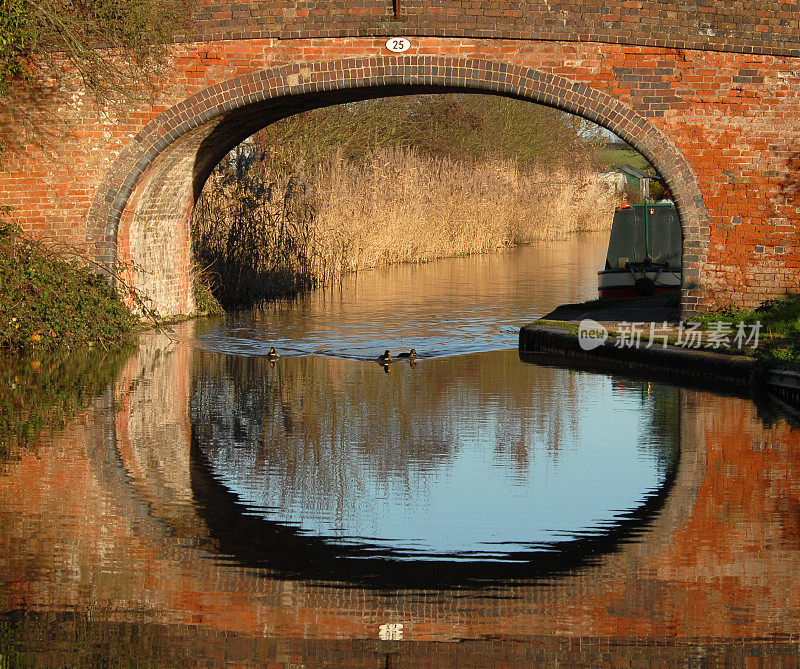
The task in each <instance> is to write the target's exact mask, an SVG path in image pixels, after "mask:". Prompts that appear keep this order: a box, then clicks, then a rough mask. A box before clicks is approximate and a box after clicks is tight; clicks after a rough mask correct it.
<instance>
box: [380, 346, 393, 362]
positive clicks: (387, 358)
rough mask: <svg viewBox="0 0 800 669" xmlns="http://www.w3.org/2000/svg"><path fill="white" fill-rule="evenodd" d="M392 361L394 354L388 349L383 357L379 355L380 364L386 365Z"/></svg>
mask: <svg viewBox="0 0 800 669" xmlns="http://www.w3.org/2000/svg"><path fill="white" fill-rule="evenodd" d="M391 361H392V354H391V352H390V351H389V349H386V350H385V351H384V352H383V355H379V356H378V362H379V363H381V364H382V365H386V364H388V363H390V362H391Z"/></svg>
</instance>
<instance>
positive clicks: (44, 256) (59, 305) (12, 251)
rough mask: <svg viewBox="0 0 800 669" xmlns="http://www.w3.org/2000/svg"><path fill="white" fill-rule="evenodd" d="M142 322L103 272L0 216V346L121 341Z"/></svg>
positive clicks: (27, 348) (37, 348) (17, 347)
mask: <svg viewBox="0 0 800 669" xmlns="http://www.w3.org/2000/svg"><path fill="white" fill-rule="evenodd" d="M138 324H139V320H138V318H136V317H135V316H134V315H133V313H132V312H131V310H130V309H128V307H127V306H125V304H124V303H123V302H122V300H121V299H120V297H119V295H118V293H117V291H116V289H115V288H114V287H113V286H112V285H111V284H110V283H109V282H108V281H107V280H106V279H105V278H104V277H101V276H99V275H97V274H95V273H93V272H91V271H89V270H88V269H85V268H81V267H78V266H77V265H76V264H75V263H74V262H71V261H69V260H66V259H64V257H62V256H60V255H59V254H57V253H56V252H55V251H53V250H52V249H50V248H48V247H46V246H45V245H43V244H41V243H39V242H36V241H33V240H31V239H29V238H27V237H25V236H23V235H22V234H21V232H20V229H19V228H18V227H17V226H16V225H15V224H14V223H13V222H12V221H10V220H8V219H7V218H6V219H0V351H2V350H5V351H11V352H16V353H19V352H25V351H43V350H59V349H61V350H64V349H74V348H81V347H87V346H94V345H99V346H101V347H104V346H109V345H112V344H114V345H116V344H119V343H121V342H123V341H125V340H126V339H127V338H128V337H129V336H130V335H131V333H132V332H133V331H134V330H135V329H136V327H137V326H138Z"/></svg>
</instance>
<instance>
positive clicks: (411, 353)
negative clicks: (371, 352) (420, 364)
mask: <svg viewBox="0 0 800 669" xmlns="http://www.w3.org/2000/svg"><path fill="white" fill-rule="evenodd" d="M397 357H398V358H408V359H409V360H413V359H414V358H416V357H417V349H415V348H412V349H411V350H410V351H409V352H408V353H398V354H397Z"/></svg>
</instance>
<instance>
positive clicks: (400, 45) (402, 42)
mask: <svg viewBox="0 0 800 669" xmlns="http://www.w3.org/2000/svg"><path fill="white" fill-rule="evenodd" d="M410 46H411V42H409V41H408V40H407V39H406V38H405V37H390V38H389V39H387V40H386V48H387V49H389V51H394V52H395V53H403V51H408V49H409V47H410Z"/></svg>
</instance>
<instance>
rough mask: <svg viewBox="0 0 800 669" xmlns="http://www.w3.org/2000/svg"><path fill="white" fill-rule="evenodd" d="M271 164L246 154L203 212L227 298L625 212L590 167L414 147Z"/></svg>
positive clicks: (211, 257)
mask: <svg viewBox="0 0 800 669" xmlns="http://www.w3.org/2000/svg"><path fill="white" fill-rule="evenodd" d="M255 162H256V163H258V162H259V161H258V160H256V161H255ZM268 162H269V161H267V160H261V165H260V167H259V168H255V169H254V168H253V167H252V160H242V159H241V156H240V159H239V160H237V161H231V162H229V163H228V164H227V165H226V166H224V167H222V168H220V169H218V170H217V171H216V172H215V173H214V174H213V175H212V177H211V179H210V181H209V184H208V185H207V186H206V189H205V190H204V192H203V196H202V197H201V198H200V201H199V202H198V205H197V208H196V212H195V217H194V224H193V226H194V229H193V234H194V247H195V255H196V258H197V260H198V263H199V264H201V265H203V266H207V267H209V268H210V270H211V272H212V274H214V275H216V280H215V282H214V283H215V285H214V290H215V293H216V295H217V296H218V297H219V299H220V300H221V301H222V302H223V303H228V304H230V303H233V302H247V301H252V300H253V299H258V298H261V297H270V296H272V295H277V294H292V293H297V292H300V291H302V290H304V289H306V288H308V287H311V286H313V285H320V284H329V283H332V282H334V281H335V280H336V279H337V278H338V277H341V276H342V274H344V273H347V272H357V271H359V270H363V269H367V268H372V267H376V266H379V265H385V264H389V263H397V262H424V261H428V260H433V259H435V258H442V257H451V256H462V255H468V254H474V253H482V252H486V251H494V250H497V249H501V248H506V247H511V246H515V245H521V244H527V243H530V242H533V241H536V240H543V239H556V238H559V237H564V236H567V235H569V234H571V233H574V232H578V231H589V230H603V229H607V228H608V227H609V226H610V223H611V218H612V215H613V210H614V201H613V196H612V195H611V194H610V193H608V192H607V191H606V190H604V189H603V187H602V186H601V185H600V184H599V183H598V181H597V179H596V176H595V174H594V172H592V171H591V169H590V168H588V167H582V168H578V167H574V168H571V169H568V168H567V167H562V168H560V169H558V170H546V169H545V168H542V167H534V166H528V167H525V168H522V167H520V166H518V165H517V163H516V162H515V161H513V160H508V159H501V158H487V159H486V160H483V161H479V162H472V161H457V160H453V159H452V158H448V157H434V156H430V155H426V154H421V153H420V152H418V151H416V150H414V149H413V148H408V147H385V148H380V149H376V150H373V151H370V152H368V153H366V154H365V156H364V157H363V158H361V159H359V160H357V161H348V160H345V159H343V158H342V156H341V154H339V153H334V154H333V155H332V156H331V157H329V158H328V159H326V160H324V161H322V162H321V163H320V164H318V165H317V166H316V167H314V168H313V169H309V170H301V171H298V173H297V174H288V173H287V172H285V171H284V170H282V169H273V168H272V167H271V166H270V165H269V164H268ZM248 163H251V165H248ZM303 172H306V173H305V174H303V176H302V177H301V176H298V175H299V174H302V173H303Z"/></svg>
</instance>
